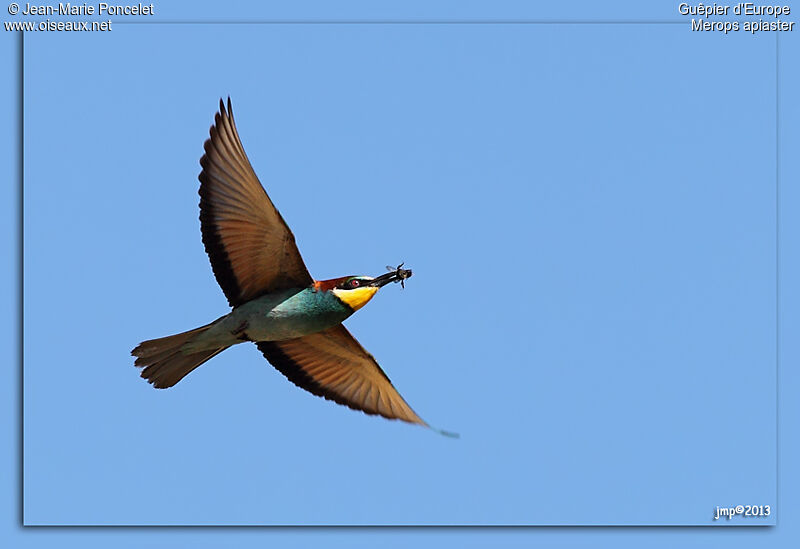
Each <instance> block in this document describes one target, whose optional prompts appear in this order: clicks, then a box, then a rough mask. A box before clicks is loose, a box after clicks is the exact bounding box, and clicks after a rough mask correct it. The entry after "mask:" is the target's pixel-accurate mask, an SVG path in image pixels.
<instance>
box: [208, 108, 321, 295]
mask: <svg viewBox="0 0 800 549" xmlns="http://www.w3.org/2000/svg"><path fill="white" fill-rule="evenodd" d="M210 134H211V138H210V139H208V140H207V141H206V142H205V145H204V148H205V154H204V155H203V158H201V159H200V165H201V166H202V167H203V171H202V172H200V176H199V179H200V228H201V231H202V233H203V244H204V245H205V248H206V253H208V257H209V259H210V260H211V268H212V269H213V271H214V276H215V277H216V278H217V282H218V283H219V285H220V287H221V288H222V291H223V292H224V293H225V297H227V298H228V303H230V305H231V306H232V307H235V306H237V305H240V304H242V303H245V302H247V301H250V300H251V299H253V298H255V297H258V296H260V295H262V294H265V293H269V292H274V291H278V290H283V289H286V288H292V287H300V288H302V287H305V286H308V285H310V284H311V283H312V282H313V279H312V278H311V275H310V274H309V273H308V269H306V266H305V264H304V263H303V258H302V257H301V256H300V252H299V251H298V249H297V245H296V244H295V240H294V235H293V234H292V231H291V230H289V227H288V226H287V225H286V222H285V221H284V220H283V218H282V217H281V214H280V213H279V212H278V210H277V209H276V208H275V206H274V205H273V204H272V201H271V200H270V199H269V196H267V193H266V191H265V190H264V187H263V186H262V185H261V182H260V181H259V180H258V177H257V176H256V174H255V172H254V171H253V168H252V166H251V165H250V161H249V160H248V159H247V155H246V154H245V152H244V148H243V147H242V142H241V140H240V139H239V134H238V132H237V131H236V124H235V122H234V120H233V111H232V109H231V100H230V98H228V108H227V110H226V109H225V105H224V104H223V102H222V100H220V102H219V112H218V113H217V115H216V117H215V120H214V125H213V126H211V130H210Z"/></svg>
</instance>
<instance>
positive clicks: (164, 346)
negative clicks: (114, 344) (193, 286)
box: [131, 322, 228, 389]
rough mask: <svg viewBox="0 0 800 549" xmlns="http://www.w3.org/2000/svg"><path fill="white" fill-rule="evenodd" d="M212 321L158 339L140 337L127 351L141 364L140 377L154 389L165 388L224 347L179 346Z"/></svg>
mask: <svg viewBox="0 0 800 549" xmlns="http://www.w3.org/2000/svg"><path fill="white" fill-rule="evenodd" d="M213 324H214V323H213V322H212V323H211V324H206V325H205V326H201V327H200V328H195V329H194V330H189V331H188V332H183V333H180V334H175V335H171V336H167V337H161V338H159V339H151V340H149V341H143V342H142V343H140V344H139V345H137V346H136V348H135V349H134V350H133V351H131V354H132V355H133V356H135V357H136V362H134V365H135V366H136V367H137V368H143V370H142V373H141V375H142V377H143V378H145V379H146V380H147V381H148V382H150V383H152V384H153V387H155V388H157V389H166V388H167V387H172V386H173V385H175V384H176V383H178V382H179V381H180V380H181V379H183V378H184V377H186V375H187V374H189V372H191V371H192V370H194V369H195V368H197V367H198V366H200V365H201V364H202V363H204V362H205V361H207V360H208V359H210V358H211V357H213V356H214V355H217V354H219V353H221V352H222V351H224V350H225V349H227V348H228V345H226V346H224V347H218V348H215V349H206V350H202V351H197V352H190V353H186V352H183V351H181V347H183V345H184V344H185V343H187V342H188V341H189V340H191V339H192V338H193V337H195V336H197V335H198V334H201V333H202V332H205V331H206V330H208V329H209V328H210V327H211V326H212V325H213Z"/></svg>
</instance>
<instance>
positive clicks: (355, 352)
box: [256, 324, 428, 426]
mask: <svg viewBox="0 0 800 549" xmlns="http://www.w3.org/2000/svg"><path fill="white" fill-rule="evenodd" d="M256 345H257V346H258V348H259V350H260V351H261V352H262V353H264V356H265V357H266V358H267V360H269V361H270V363H271V364H272V365H273V366H275V368H277V369H278V370H279V371H280V372H281V373H282V374H283V375H285V376H286V377H287V378H289V381H291V382H292V383H294V384H295V385H297V386H298V387H301V388H303V389H305V390H306V391H308V392H310V393H313V394H315V395H317V396H321V397H324V398H326V399H328V400H333V401H334V402H338V403H339V404H343V405H345V406H349V407H350V408H352V409H354V410H361V411H362V412H365V413H367V414H377V415H381V416H383V417H385V418H388V419H400V420H403V421H407V422H409V423H418V424H420V425H425V426H427V425H428V424H427V423H425V422H424V421H423V420H422V419H421V418H420V417H419V416H418V415H417V414H416V413H415V412H414V410H412V409H411V407H410V406H409V405H408V404H407V403H406V401H405V400H403V397H401V396H400V393H398V392H397V389H395V388H394V386H393V385H392V382H391V381H389V378H388V377H387V375H386V374H385V373H384V372H383V370H381V367H380V366H378V363H377V362H376V361H375V358H374V357H373V356H372V355H371V354H369V353H368V352H367V351H366V350H365V349H364V348H363V347H362V346H361V344H360V343H359V342H358V341H356V339H355V338H354V337H353V336H352V335H350V332H348V331H347V329H346V328H345V327H344V326H342V325H341V324H340V325H339V326H336V327H334V328H329V329H327V330H324V331H322V332H318V333H316V334H311V335H307V336H304V337H299V338H296V339H288V340H284V341H262V342H259V343H256Z"/></svg>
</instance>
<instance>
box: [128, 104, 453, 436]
mask: <svg viewBox="0 0 800 549" xmlns="http://www.w3.org/2000/svg"><path fill="white" fill-rule="evenodd" d="M210 134H211V137H210V138H209V139H208V140H206V142H205V145H204V148H205V154H204V155H203V157H202V158H201V159H200V165H201V166H202V171H201V172H200V176H199V179H200V191H199V192H200V229H201V233H202V235H203V244H204V245H205V249H206V253H207V254H208V257H209V259H210V260H211V268H212V270H213V271H214V276H215V277H216V279H217V282H218V283H219V285H220V286H221V287H222V291H223V292H224V294H225V297H227V298H228V303H229V304H230V306H231V307H232V308H233V310H232V311H231V312H230V313H228V314H226V315H225V316H223V317H220V318H218V319H217V320H215V321H214V322H212V323H210V324H206V325H205V326H201V327H200V328H195V329H194V330H190V331H188V332H183V333H180V334H176V335H172V336H168V337H162V338H160V339H152V340H150V341H145V342H143V343H141V344H139V346H137V347H136V348H135V349H134V350H133V351H132V354H133V355H134V356H136V362H135V364H136V366H138V367H140V368H143V370H142V372H141V375H142V377H143V378H145V379H146V380H147V381H149V382H150V383H152V384H153V385H154V386H155V387H157V388H159V389H162V388H166V387H172V386H173V385H175V384H176V383H178V382H179V381H180V380H181V379H183V378H184V376H186V375H187V374H188V373H189V372H191V371H192V370H194V369H195V368H197V367H198V366H200V365H201V364H203V363H204V362H206V361H207V360H209V359H210V358H212V357H213V356H215V355H217V354H219V353H221V352H222V351H224V350H225V349H227V348H228V347H230V346H232V345H236V344H238V343H242V342H245V341H252V342H254V343H255V344H256V346H257V347H258V349H259V350H260V351H261V352H262V353H263V354H264V356H265V357H266V359H267V360H268V361H269V362H270V363H272V365H273V366H275V368H277V369H278V370H279V371H280V372H281V373H282V374H283V375H285V376H286V377H287V378H289V380H290V381H291V382H293V383H294V384H295V385H297V386H298V387H301V388H303V389H305V390H306V391H309V392H310V393H313V394H315V395H318V396H322V397H324V398H326V399H329V400H333V401H335V402H337V403H339V404H344V405H345V406H349V407H350V408H353V409H355V410H361V411H362V412H365V413H367V414H379V415H382V416H383V417H386V418H389V419H400V420H403V421H407V422H409V423H417V424H419V425H424V426H426V427H430V426H429V425H428V424H427V423H426V422H424V421H423V420H422V419H421V418H420V417H419V416H418V415H417V414H416V413H415V412H414V410H412V409H411V407H410V406H409V405H408V404H407V403H406V401H405V400H403V397H401V396H400V394H399V393H398V392H397V390H396V389H395V388H394V386H393V385H392V383H391V382H390V381H389V378H388V377H387V376H386V374H385V373H384V372H383V370H381V368H380V366H378V363H377V362H376V361H375V359H374V358H373V356H372V355H371V354H370V353H368V352H367V351H366V350H365V349H364V348H363V347H362V346H361V345H360V344H359V343H358V341H356V339H355V338H354V337H353V336H352V335H350V332H348V331H347V329H346V328H345V327H344V326H343V325H342V321H344V320H345V319H346V318H348V317H349V316H350V315H352V314H353V313H354V312H355V311H357V310H358V309H360V308H361V307H363V306H364V305H365V304H366V303H367V302H368V301H369V300H370V299H372V298H373V297H374V296H375V294H376V293H377V292H378V289H379V288H381V287H383V286H385V285H386V284H388V283H390V282H403V281H404V280H405V279H406V278H409V277H410V276H411V271H410V270H407V269H402V268H401V267H402V265H401V266H399V267H397V268H396V269H393V270H392V271H390V272H388V273H385V274H382V275H380V276H377V277H374V278H373V277H369V276H344V277H340V278H334V279H331V280H314V279H313V278H312V277H311V275H310V274H309V272H308V270H307V269H306V266H305V264H304V263H303V258H302V257H301V256H300V252H299V251H298V250H297V245H296V244H295V239H294V235H293V234H292V231H291V230H289V227H288V226H287V225H286V222H285V221H284V220H283V218H282V217H281V214H280V213H279V212H278V210H277V209H276V208H275V206H274V205H273V203H272V201H271V200H270V198H269V196H267V193H266V191H265V190H264V187H263V186H262V185H261V183H260V182H259V180H258V177H257V176H256V174H255V172H254V171H253V168H252V166H251V165H250V161H249V160H248V158H247V155H246V154H245V152H244V148H243V147H242V142H241V140H240V139H239V134H238V132H237V131H236V124H235V123H234V120H233V111H232V109H231V100H230V98H228V108H227V109H226V108H225V104H224V103H223V102H222V100H220V105H219V112H218V113H217V114H216V116H215V119H214V125H212V126H211V129H210ZM443 434H449V433H446V432H443Z"/></svg>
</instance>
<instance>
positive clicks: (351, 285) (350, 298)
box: [314, 265, 412, 311]
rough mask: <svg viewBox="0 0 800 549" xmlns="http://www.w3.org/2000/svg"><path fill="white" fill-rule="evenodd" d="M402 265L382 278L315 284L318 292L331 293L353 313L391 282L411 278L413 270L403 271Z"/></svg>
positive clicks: (330, 281)
mask: <svg viewBox="0 0 800 549" xmlns="http://www.w3.org/2000/svg"><path fill="white" fill-rule="evenodd" d="M401 267H402V265H400V266H398V267H397V268H395V269H392V270H391V271H390V272H388V273H385V274H382V275H380V276H376V277H372V276H344V277H341V278H333V279H331V280H322V281H318V282H316V283H315V285H314V286H315V287H316V288H317V289H318V290H324V291H330V292H331V293H333V295H335V296H336V297H338V298H339V299H340V300H341V301H342V302H343V303H345V304H347V306H348V307H350V308H351V309H353V311H357V310H359V309H360V308H361V307H363V306H364V305H366V304H367V302H368V301H369V300H370V299H372V297H373V296H374V295H375V294H376V293H377V292H378V290H379V289H381V288H382V287H383V286H386V285H387V284H389V283H390V282H400V283H403V281H404V280H405V279H407V278H410V277H411V274H412V273H411V269H402V268H401Z"/></svg>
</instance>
